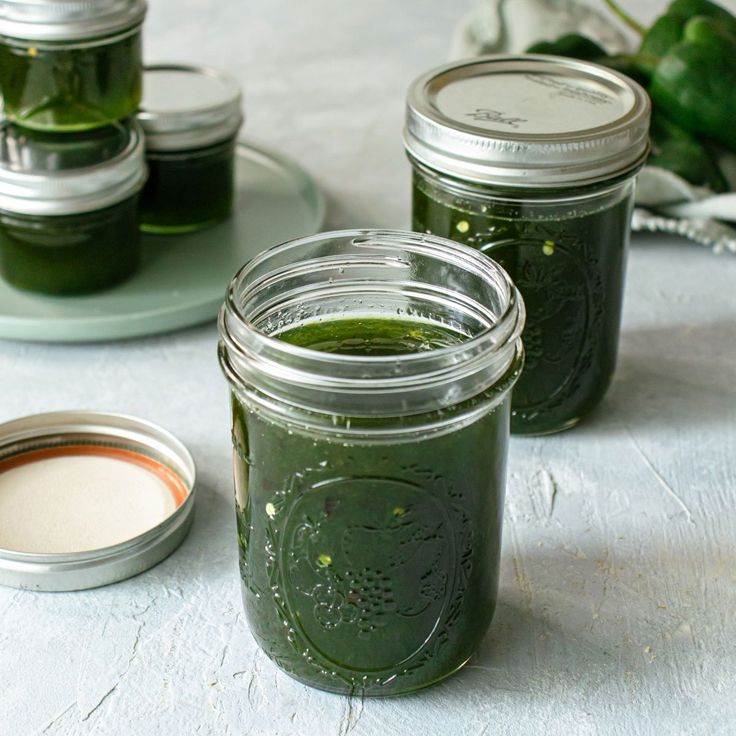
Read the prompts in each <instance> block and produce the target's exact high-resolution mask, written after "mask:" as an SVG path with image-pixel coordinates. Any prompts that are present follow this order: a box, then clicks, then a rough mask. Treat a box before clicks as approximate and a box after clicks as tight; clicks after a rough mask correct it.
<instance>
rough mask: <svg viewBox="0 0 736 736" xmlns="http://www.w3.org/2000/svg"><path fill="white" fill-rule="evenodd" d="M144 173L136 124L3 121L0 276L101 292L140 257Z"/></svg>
mask: <svg viewBox="0 0 736 736" xmlns="http://www.w3.org/2000/svg"><path fill="white" fill-rule="evenodd" d="M145 177H146V165H145V162H144V160H143V138H142V135H141V132H140V130H139V128H138V127H137V126H135V125H133V126H130V125H114V126H108V127H106V128H98V129H96V130H92V131H87V132H85V133H83V134H82V133H69V134H66V135H64V136H59V135H57V134H50V133H42V132H39V131H28V130H23V129H21V128H18V127H16V126H14V125H11V124H9V123H5V124H3V125H2V126H0V273H1V274H2V276H3V278H5V280H6V281H8V283H10V284H11V285H12V286H15V287H17V288H19V289H24V290H27V291H35V292H39V293H43V294H84V293H89V292H94V291H100V290H102V289H105V288H107V287H110V286H113V285H114V284H117V283H118V282H120V281H123V280H124V279H126V278H128V277H129V276H131V275H132V274H133V273H134V272H135V270H136V269H137V267H138V264H139V259H140V231H139V229H138V196H139V192H140V189H141V187H142V186H143V182H144V181H145Z"/></svg>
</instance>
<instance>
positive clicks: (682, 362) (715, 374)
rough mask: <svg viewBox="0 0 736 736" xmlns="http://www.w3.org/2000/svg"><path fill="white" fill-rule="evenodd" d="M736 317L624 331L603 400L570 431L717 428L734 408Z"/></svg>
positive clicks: (730, 417) (735, 397)
mask: <svg viewBox="0 0 736 736" xmlns="http://www.w3.org/2000/svg"><path fill="white" fill-rule="evenodd" d="M734 366H736V321H722V322H713V323H707V324H693V325H683V326H678V327H662V328H653V329H646V330H628V331H626V332H624V333H623V334H622V335H621V346H620V349H619V358H618V367H617V370H616V374H615V375H614V379H613V383H612V385H611V388H610V389H609V391H608V394H607V395H606V398H605V399H604V401H603V403H602V404H601V406H600V407H598V408H597V409H596V410H595V411H594V412H593V413H592V414H591V415H590V416H589V417H588V418H587V419H586V420H585V421H584V422H581V424H580V426H579V427H578V428H576V429H575V430H573V432H575V433H576V434H577V433H578V432H592V433H598V434H607V433H608V432H610V431H611V430H614V431H616V432H618V431H619V425H620V423H621V422H623V423H625V424H626V425H627V426H628V427H629V428H631V429H634V428H636V429H645V430H648V429H662V428H664V427H677V426H683V425H684V424H687V426H690V427H692V426H699V427H700V428H701V429H702V427H707V428H709V429H715V428H717V426H718V424H719V423H720V422H733V420H734V409H735V407H736V395H735V391H736V368H735V367H734Z"/></svg>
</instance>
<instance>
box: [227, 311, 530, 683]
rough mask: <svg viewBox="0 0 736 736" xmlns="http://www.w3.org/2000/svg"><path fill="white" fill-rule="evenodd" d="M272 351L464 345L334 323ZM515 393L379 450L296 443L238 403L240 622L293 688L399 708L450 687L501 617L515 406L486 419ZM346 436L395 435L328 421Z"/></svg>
mask: <svg viewBox="0 0 736 736" xmlns="http://www.w3.org/2000/svg"><path fill="white" fill-rule="evenodd" d="M278 337H279V339H280V340H282V341H286V342H288V343H290V344H292V345H296V346H299V347H303V348H310V349H312V350H317V351H321V352H324V353H329V354H335V355H341V356H372V357H376V356H394V355H395V356H402V355H403V356H406V355H407V354H412V353H420V352H426V351H432V350H437V349H440V348H445V347H447V346H450V345H456V344H458V343H460V342H462V341H463V340H464V339H466V338H465V337H464V336H463V335H460V334H459V333H457V332H454V331H452V330H449V329H447V328H445V327H441V326H438V325H432V324H429V323H426V322H418V321H410V320H400V319H390V318H388V319H381V318H377V319H355V318H352V319H330V320H325V321H324V322H322V323H312V324H307V325H302V326H299V327H296V328H292V329H288V330H286V331H283V332H281V333H279V334H278ZM514 368H515V370H518V365H517V366H515V367H514ZM509 380H511V379H510V378H509V377H507V378H505V379H503V380H502V381H501V382H500V384H498V385H496V386H495V387H493V388H492V389H489V390H488V391H487V392H486V393H484V394H482V395H480V396H477V397H474V398H473V399H470V400H468V401H466V402H464V403H463V404H462V405H459V406H455V407H452V408H451V409H449V410H446V415H448V416H450V415H452V414H453V413H457V414H462V413H468V414H470V415H471V416H472V417H473V418H472V419H470V420H469V421H467V422H465V423H463V424H461V425H460V426H459V428H456V429H454V430H453V431H451V432H434V433H432V432H429V433H424V434H422V433H417V435H416V437H412V436H411V435H410V436H409V437H408V438H407V437H406V436H404V437H403V438H401V437H400V438H397V439H396V440H395V441H390V442H386V441H384V442H380V443H376V442H370V441H365V440H362V441H361V440H360V439H346V437H345V436H344V435H340V434H339V433H338V434H336V435H334V436H331V435H330V433H315V432H306V431H304V430H303V429H300V428H299V427H298V426H297V425H291V424H289V423H284V422H281V421H279V420H277V419H275V418H274V417H270V416H267V415H266V414H265V413H264V412H261V411H257V410H254V409H253V408H252V407H250V408H249V406H248V405H246V404H245V403H243V402H242V401H241V399H240V398H239V396H238V393H237V392H234V393H233V396H232V406H233V428H232V431H233V442H234V447H235V454H234V458H235V482H236V497H237V502H238V505H237V526H238V539H239V545H240V573H241V577H242V581H243V597H244V603H245V610H246V612H247V617H248V621H249V624H250V627H251V630H252V632H253V634H254V635H255V637H256V639H257V640H258V642H259V644H260V646H261V647H262V648H263V650H264V651H265V652H266V653H267V654H268V656H269V657H271V658H272V659H273V660H275V661H276V662H277V664H279V666H280V667H282V668H283V669H284V670H286V671H287V672H288V673H289V674H291V675H292V676H294V677H295V678H297V679H299V680H301V681H303V682H305V683H307V684H310V685H313V686H316V687H318V688H321V689H324V690H329V691H333V692H338V693H346V694H365V695H394V694H398V693H406V692H410V691H412V690H415V689H418V688H420V687H424V686H426V685H429V684H431V683H433V682H437V681H439V680H442V679H444V678H445V677H447V676H448V675H450V674H452V673H453V672H455V671H456V670H457V669H458V668H460V667H461V666H462V665H463V664H464V663H465V662H466V661H467V659H468V658H469V657H470V656H471V654H472V653H473V652H474V650H475V649H476V648H477V647H478V645H479V644H480V642H481V640H482V638H483V636H484V635H485V633H486V630H487V628H488V626H489V624H490V621H491V618H492V616H493V611H494V607H495V604H496V590H497V585H498V568H499V555H500V543H501V519H502V509H503V496H504V484H505V461H506V453H507V441H508V422H509V401H508V399H504V400H503V401H501V402H500V403H497V404H495V406H494V407H493V408H492V409H490V410H488V411H484V410H483V407H484V405H485V404H486V403H487V402H489V401H490V400H491V398H492V397H493V396H497V394H498V392H499V390H502V388H501V387H502V386H503V385H504V382H505V383H508V381H509ZM505 388H506V389H507V388H508V386H505ZM475 409H477V410H478V411H477V412H476V411H474V410H475ZM441 415H442V412H432V413H428V414H426V415H424V416H420V417H413V418H412V419H411V420H409V419H406V420H405V421H406V422H409V421H414V422H416V423H417V424H423V423H431V422H433V421H437V420H438V418H439V417H440V416H441ZM351 421H352V423H353V424H352V430H353V431H355V430H356V428H360V427H361V426H363V427H368V426H370V427H371V428H372V429H373V430H375V429H377V428H380V427H381V426H389V425H392V424H393V423H395V422H396V421H397V420H396V419H395V418H386V419H381V418H373V419H363V420H360V419H355V418H354V419H352V420H351V419H349V418H347V417H340V416H335V417H334V423H335V426H336V427H342V428H345V427H346V426H347V427H350V426H351ZM399 423H400V424H401V420H399Z"/></svg>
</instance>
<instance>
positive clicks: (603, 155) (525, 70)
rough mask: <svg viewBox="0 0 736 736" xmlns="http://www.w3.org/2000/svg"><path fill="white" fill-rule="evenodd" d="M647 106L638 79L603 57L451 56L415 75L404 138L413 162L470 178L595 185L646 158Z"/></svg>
mask: <svg viewBox="0 0 736 736" xmlns="http://www.w3.org/2000/svg"><path fill="white" fill-rule="evenodd" d="M519 90H521V94H519ZM488 100H490V102H487V101H488ZM479 101H483V102H485V104H487V105H492V106H493V107H494V108H499V109H493V110H492V109H488V108H486V107H481V106H479V104H478V103H479ZM571 105H574V106H575V111H574V114H573V115H571V114H570V109H569V108H570V106H571ZM650 108H651V105H650V102H649V98H648V96H647V94H646V92H645V91H644V89H643V88H642V87H641V86H640V85H639V84H638V83H637V82H635V81H634V80H632V79H629V78H628V77H626V76H625V75H623V74H620V73H619V72H615V71H613V70H611V69H608V68H606V67H603V66H600V65H598V64H593V63H591V62H587V61H579V60H576V59H567V58H563V57H558V56H550V55H545V54H516V55H512V54H491V55H487V56H481V57H477V58H474V59H465V60H462V61H456V62H452V63H450V64H445V65H443V66H440V67H437V68H435V69H432V70H430V71H429V72H427V73H425V74H423V75H421V76H420V77H418V78H417V79H415V80H414V82H412V84H411V86H410V87H409V90H408V93H407V101H406V124H405V128H404V146H405V148H406V151H407V153H408V154H409V155H410V156H411V157H412V158H413V159H415V160H416V161H419V162H420V163H422V164H424V165H426V166H428V167H430V168H432V169H435V170H437V171H440V172H441V173H444V174H448V175H451V176H456V177H459V178H461V179H465V180H467V181H470V182H474V183H479V184H494V185H499V186H514V187H519V188H552V187H564V186H568V185H582V184H591V183H595V182H599V181H605V180H606V179H610V178H614V177H618V176H622V175H624V174H626V173H627V172H632V173H633V172H635V171H636V170H638V169H639V168H640V167H641V165H642V164H643V162H644V160H645V158H646V156H647V154H648V152H649V117H650Z"/></svg>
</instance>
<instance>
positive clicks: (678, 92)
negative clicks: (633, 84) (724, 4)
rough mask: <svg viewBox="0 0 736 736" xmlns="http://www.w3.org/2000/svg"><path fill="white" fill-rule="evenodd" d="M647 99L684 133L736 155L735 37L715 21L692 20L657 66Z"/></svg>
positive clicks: (711, 19)
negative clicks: (706, 140) (686, 132)
mask: <svg viewBox="0 0 736 736" xmlns="http://www.w3.org/2000/svg"><path fill="white" fill-rule="evenodd" d="M649 94H650V95H651V98H652V101H653V103H654V105H655V106H656V107H657V108H658V109H660V110H661V111H663V112H664V113H665V114H666V115H667V117H668V118H670V119H671V120H673V121H675V122H676V123H677V124H678V125H679V126H681V127H682V128H684V129H685V130H687V131H689V132H691V133H693V134H695V135H703V136H705V137H707V138H709V139H711V140H713V141H715V142H717V143H720V144H721V145H722V146H724V147H726V148H728V149H729V150H732V151H736V136H734V132H733V130H732V126H733V121H734V120H736V35H732V34H731V32H730V31H729V30H728V26H727V25H726V24H724V23H722V22H720V21H718V20H716V19H713V18H708V17H705V16H698V17H696V18H693V19H691V20H689V21H688V22H687V23H686V25H685V28H684V32H683V37H682V40H681V41H680V42H679V43H677V44H675V45H674V46H672V47H671V48H670V49H669V51H668V52H667V53H666V54H665V56H664V57H662V59H661V60H660V62H659V63H658V64H657V66H656V69H655V70H654V74H653V76H652V82H651V85H650V88H649Z"/></svg>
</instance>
